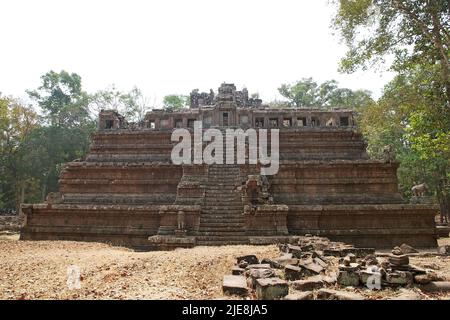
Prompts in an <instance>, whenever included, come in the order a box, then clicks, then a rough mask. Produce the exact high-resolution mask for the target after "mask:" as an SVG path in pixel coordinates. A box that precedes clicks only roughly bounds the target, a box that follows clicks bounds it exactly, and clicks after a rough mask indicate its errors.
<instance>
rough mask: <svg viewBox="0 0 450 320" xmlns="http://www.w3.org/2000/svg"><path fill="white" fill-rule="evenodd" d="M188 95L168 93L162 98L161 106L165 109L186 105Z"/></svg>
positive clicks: (177, 108) (176, 108) (180, 107)
mask: <svg viewBox="0 0 450 320" xmlns="http://www.w3.org/2000/svg"><path fill="white" fill-rule="evenodd" d="M188 103H189V97H188V96H183V95H179V94H169V95H167V96H165V97H164V99H163V106H164V108H166V109H172V110H179V109H182V108H185V107H187V105H188Z"/></svg>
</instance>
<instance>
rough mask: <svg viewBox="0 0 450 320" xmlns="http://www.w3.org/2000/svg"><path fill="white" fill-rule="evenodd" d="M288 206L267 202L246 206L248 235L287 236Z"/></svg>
mask: <svg viewBox="0 0 450 320" xmlns="http://www.w3.org/2000/svg"><path fill="white" fill-rule="evenodd" d="M288 210H289V208H288V206H286V205H273V204H265V205H258V206H256V207H252V206H249V205H246V206H244V216H245V228H246V233H247V234H248V235H250V236H251V235H258V236H286V235H288V234H289V232H288V229H287V214H288Z"/></svg>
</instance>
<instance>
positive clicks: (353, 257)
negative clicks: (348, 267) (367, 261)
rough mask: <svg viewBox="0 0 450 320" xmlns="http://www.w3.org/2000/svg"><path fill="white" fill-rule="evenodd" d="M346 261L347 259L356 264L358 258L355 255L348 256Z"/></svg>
mask: <svg viewBox="0 0 450 320" xmlns="http://www.w3.org/2000/svg"><path fill="white" fill-rule="evenodd" d="M344 259H347V260H348V261H349V262H350V263H356V256H355V254H353V253H349V254H347V255H346V256H345V258H344Z"/></svg>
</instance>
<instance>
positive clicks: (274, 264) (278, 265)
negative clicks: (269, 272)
mask: <svg viewBox="0 0 450 320" xmlns="http://www.w3.org/2000/svg"><path fill="white" fill-rule="evenodd" d="M261 263H262V264H269V265H270V267H271V268H275V269H283V268H284V266H283V265H282V264H281V263H278V262H277V261H274V260H270V259H262V260H261Z"/></svg>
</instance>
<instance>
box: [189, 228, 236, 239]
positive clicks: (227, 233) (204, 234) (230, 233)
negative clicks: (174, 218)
mask: <svg viewBox="0 0 450 320" xmlns="http://www.w3.org/2000/svg"><path fill="white" fill-rule="evenodd" d="M197 234H198V236H202V237H208V236H209V237H224V238H231V237H239V236H242V237H243V236H245V231H243V230H242V231H239V230H237V231H231V230H230V231H215V230H199V231H197Z"/></svg>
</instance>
